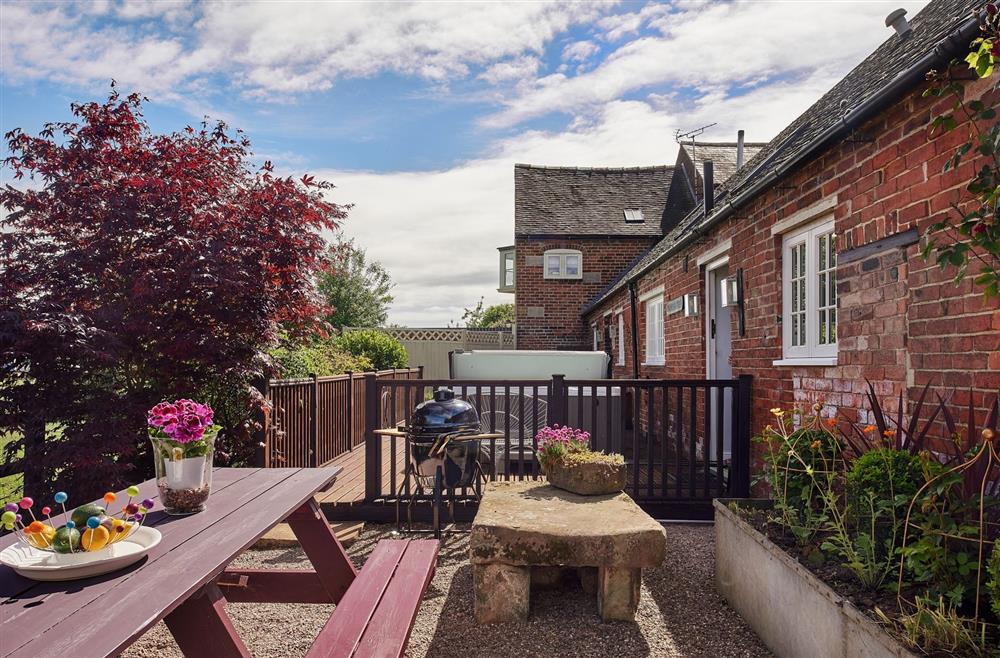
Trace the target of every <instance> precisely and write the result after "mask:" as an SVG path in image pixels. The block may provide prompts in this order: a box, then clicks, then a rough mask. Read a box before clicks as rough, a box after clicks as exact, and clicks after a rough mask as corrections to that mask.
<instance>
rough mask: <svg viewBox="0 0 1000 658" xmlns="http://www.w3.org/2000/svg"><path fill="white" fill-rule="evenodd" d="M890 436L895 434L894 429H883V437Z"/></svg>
mask: <svg viewBox="0 0 1000 658" xmlns="http://www.w3.org/2000/svg"><path fill="white" fill-rule="evenodd" d="M890 436H896V430H892V429H889V430H886V431H885V437H886V438H889V437H890Z"/></svg>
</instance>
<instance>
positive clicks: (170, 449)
mask: <svg viewBox="0 0 1000 658" xmlns="http://www.w3.org/2000/svg"><path fill="white" fill-rule="evenodd" d="M216 436H218V432H212V433H206V434H205V436H204V438H202V439H201V440H200V441H192V442H190V443H178V442H177V441H174V440H172V439H168V438H163V437H153V436H151V437H149V440H150V442H151V443H152V444H153V464H154V465H155V467H156V486H157V488H158V489H159V491H160V501H161V502H162V504H163V510H164V511H165V512H166V513H167V514H173V515H184V514H194V513H196V512H201V511H202V510H204V509H205V503H206V501H207V500H208V495H209V493H211V490H212V462H213V459H214V457H215V438H216Z"/></svg>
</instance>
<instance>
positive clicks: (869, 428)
mask: <svg viewBox="0 0 1000 658" xmlns="http://www.w3.org/2000/svg"><path fill="white" fill-rule="evenodd" d="M876 429H877V428H876V427H875V426H874V425H865V429H864V432H865V434H871V433H872V432H874V431H875V430H876Z"/></svg>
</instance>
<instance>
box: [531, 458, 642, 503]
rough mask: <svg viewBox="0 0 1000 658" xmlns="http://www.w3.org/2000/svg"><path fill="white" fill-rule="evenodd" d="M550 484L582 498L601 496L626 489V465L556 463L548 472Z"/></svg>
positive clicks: (594, 462) (588, 462)
mask: <svg viewBox="0 0 1000 658" xmlns="http://www.w3.org/2000/svg"><path fill="white" fill-rule="evenodd" d="M545 476H546V477H547V478H548V480H549V484H551V485H552V486H553V487H559V488H560V489H565V490H566V491H570V492H572V493H575V494H579V495H581V496H601V495H605V494H613V493H618V492H619V491H622V490H623V489H625V483H626V478H627V477H628V471H627V470H626V467H625V464H609V463H607V462H601V461H586V462H570V463H568V464H567V463H566V462H562V461H560V462H556V463H555V464H553V465H552V466H551V468H549V469H547V470H546V473H545Z"/></svg>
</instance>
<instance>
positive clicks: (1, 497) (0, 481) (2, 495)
mask: <svg viewBox="0 0 1000 658" xmlns="http://www.w3.org/2000/svg"><path fill="white" fill-rule="evenodd" d="M19 438H21V437H20V435H19V434H12V433H3V434H0V455H2V454H3V451H4V447H5V446H6V445H7V444H8V443H10V442H12V441H16V440H17V439H19ZM23 488H24V476H22V475H21V474H20V473H17V474H15V475H8V476H6V477H0V503H6V502H8V501H11V500H17V499H19V498H20V497H21V496H22V495H24V494H23V493H22V490H23Z"/></svg>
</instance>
